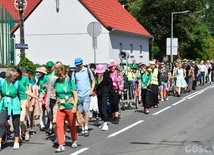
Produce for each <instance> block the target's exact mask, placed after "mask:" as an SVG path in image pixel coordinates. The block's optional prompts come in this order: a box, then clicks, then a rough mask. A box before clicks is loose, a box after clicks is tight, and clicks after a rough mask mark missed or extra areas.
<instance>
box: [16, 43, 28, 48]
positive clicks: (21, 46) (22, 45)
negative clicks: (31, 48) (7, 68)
mask: <svg viewBox="0 0 214 155" xmlns="http://www.w3.org/2000/svg"><path fill="white" fill-rule="evenodd" d="M15 49H28V44H15Z"/></svg>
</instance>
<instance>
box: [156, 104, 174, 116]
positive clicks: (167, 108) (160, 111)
mask: <svg viewBox="0 0 214 155" xmlns="http://www.w3.org/2000/svg"><path fill="white" fill-rule="evenodd" d="M171 107H172V106H168V107H166V108H164V109H162V110H160V111H158V112H156V113H154V114H152V115H157V114H160V113H162V112H163V111H165V110H167V109H169V108H171Z"/></svg>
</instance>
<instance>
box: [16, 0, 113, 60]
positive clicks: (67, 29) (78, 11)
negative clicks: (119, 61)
mask: <svg viewBox="0 0 214 155" xmlns="http://www.w3.org/2000/svg"><path fill="white" fill-rule="evenodd" d="M93 21H96V19H95V18H94V17H93V16H92V15H91V14H90V13H89V12H88V11H87V10H86V9H85V8H84V7H83V6H82V4H81V3H80V2H79V1H78V0H60V10H59V13H56V3H55V0H44V1H42V2H41V4H40V5H39V6H38V7H37V9H36V10H35V11H34V12H33V13H32V14H31V15H30V17H28V19H27V20H26V21H25V43H27V44H28V46H29V49H28V50H26V54H27V55H26V56H27V57H28V58H29V59H30V60H31V61H33V62H35V63H40V64H44V63H46V62H47V61H49V60H52V61H61V62H63V63H64V64H70V63H72V62H73V61H74V59H75V57H81V58H83V60H84V61H85V62H86V63H89V62H93V61H94V49H93V48H92V38H91V37H90V36H89V35H88V33H87V26H88V24H89V23H90V22H93ZM108 33H109V32H108V31H107V30H106V29H105V28H104V27H103V26H102V33H101V35H100V36H98V38H97V40H98V48H97V49H96V59H97V62H98V63H99V62H107V61H108V60H109V54H108V53H109V40H108V39H109V37H108ZM15 35H16V43H18V41H19V30H17V31H16V33H15ZM19 53H20V52H19V50H16V56H17V55H19ZM16 60H17V62H16V63H18V62H19V57H17V58H16Z"/></svg>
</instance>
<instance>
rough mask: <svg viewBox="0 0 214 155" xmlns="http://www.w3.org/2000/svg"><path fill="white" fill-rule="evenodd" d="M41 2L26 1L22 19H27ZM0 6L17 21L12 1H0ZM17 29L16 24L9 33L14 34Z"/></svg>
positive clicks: (34, 0) (37, 0)
mask: <svg viewBox="0 0 214 155" xmlns="http://www.w3.org/2000/svg"><path fill="white" fill-rule="evenodd" d="M41 1H42V0H27V8H26V10H25V12H24V19H27V17H28V16H29V15H30V14H31V13H32V12H33V10H34V9H35V8H36V7H37V6H38V5H39V3H40V2H41ZM0 6H3V7H4V8H5V9H6V10H7V11H8V12H9V13H10V15H11V16H12V17H13V19H14V20H18V19H19V11H18V10H16V9H15V7H14V0H0ZM18 27H19V24H16V26H15V27H14V28H13V30H11V31H12V32H14V31H15V30H16V29H17V28H18Z"/></svg>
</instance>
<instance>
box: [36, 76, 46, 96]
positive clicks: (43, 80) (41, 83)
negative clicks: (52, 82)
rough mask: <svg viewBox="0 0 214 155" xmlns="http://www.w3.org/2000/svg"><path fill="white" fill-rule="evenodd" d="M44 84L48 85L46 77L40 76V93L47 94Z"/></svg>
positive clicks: (38, 82)
mask: <svg viewBox="0 0 214 155" xmlns="http://www.w3.org/2000/svg"><path fill="white" fill-rule="evenodd" d="M44 84H46V83H45V78H44V76H40V77H39V79H38V81H37V85H38V87H39V92H46V88H43V87H42V86H43V85H44Z"/></svg>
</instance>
